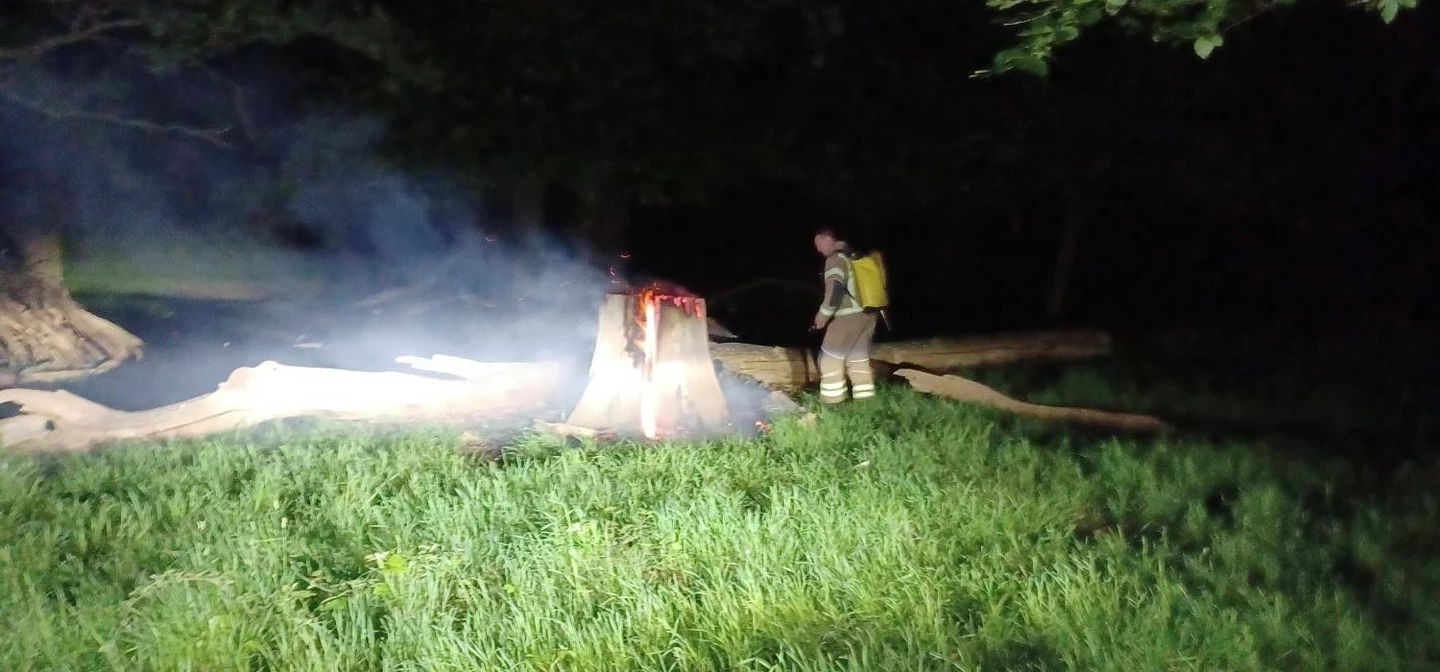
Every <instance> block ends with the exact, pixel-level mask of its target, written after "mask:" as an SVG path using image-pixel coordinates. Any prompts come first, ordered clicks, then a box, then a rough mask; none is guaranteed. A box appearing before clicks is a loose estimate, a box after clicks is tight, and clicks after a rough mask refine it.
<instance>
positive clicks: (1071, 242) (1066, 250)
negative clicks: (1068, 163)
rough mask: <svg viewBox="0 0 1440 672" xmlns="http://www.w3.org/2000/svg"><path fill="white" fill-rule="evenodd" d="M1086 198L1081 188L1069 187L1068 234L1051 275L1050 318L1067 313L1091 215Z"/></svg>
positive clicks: (1046, 311)
mask: <svg viewBox="0 0 1440 672" xmlns="http://www.w3.org/2000/svg"><path fill="white" fill-rule="evenodd" d="M1084 199H1085V197H1084V195H1083V194H1081V193H1080V188H1079V187H1077V186H1075V185H1067V186H1066V188H1065V231H1064V233H1063V234H1061V237H1060V249H1059V250H1057V251H1056V253H1055V265H1054V267H1053V269H1052V271H1051V274H1050V292H1049V294H1048V295H1047V296H1046V299H1045V314H1046V315H1047V316H1049V317H1051V318H1058V317H1060V316H1061V315H1062V314H1063V313H1064V312H1065V296H1066V294H1067V293H1068V292H1069V291H1070V274H1071V273H1072V272H1073V270H1074V268H1075V255H1076V254H1077V252H1078V250H1079V247H1080V233H1081V230H1082V229H1084V227H1085V222H1086V220H1087V219H1089V216H1090V214H1089V212H1088V206H1087V205H1086V204H1085V201H1084Z"/></svg>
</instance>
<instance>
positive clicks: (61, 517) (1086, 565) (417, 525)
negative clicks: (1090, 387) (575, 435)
mask: <svg viewBox="0 0 1440 672" xmlns="http://www.w3.org/2000/svg"><path fill="white" fill-rule="evenodd" d="M456 447H457V441H456V438H455V437H454V436H453V434H451V433H442V432H412V433H408V434H401V435H388V434H386V435H380V434H365V433H362V432H361V431H360V430H357V429H348V430H347V429H343V428H330V429H328V430H326V431H323V432H303V433H302V432H300V431H298V430H294V429H290V430H286V429H283V428H282V429H276V430H268V431H260V432H256V433H253V434H249V435H246V436H244V437H227V438H217V439H215V440H212V441H200V442H191V443H183V444H173V445H165V446H130V447H123V448H116V449H110V450H106V451H101V452H100V453H98V454H94V455H87V456H68V457H61V458H53V459H41V458H34V457H21V456H10V457H5V458H3V459H0V659H3V660H5V661H7V664H6V668H7V669H11V670H31V669H33V670H67V669H73V670H90V669H117V670H118V669H123V670H372V669H373V670H382V669H383V670H512V669H513V670H584V671H590V670H597V671H598V670H640V669H644V670H667V669H668V670H764V669H783V670H942V669H946V670H948V669H962V670H1018V669H1034V670H1042V669H1076V670H1117V671H1119V670H1125V671H1132V670H1252V669H1279V670H1344V671H1347V672H1348V671H1358V670H1392V669H1393V670H1401V669H1404V670H1418V669H1426V668H1433V667H1434V666H1435V665H1436V661H1437V660H1440V613H1437V610H1436V607H1435V606H1434V605H1436V604H1437V597H1440V554H1437V553H1436V551H1437V550H1440V548H1437V547H1436V545H1435V544H1434V542H1433V541H1430V540H1431V539H1433V538H1434V535H1435V530H1436V529H1437V527H1436V522H1437V520H1440V516H1437V503H1436V496H1435V495H1434V494H1433V491H1434V485H1435V483H1436V482H1437V479H1436V476H1435V475H1436V473H1437V472H1436V471H1435V470H1434V469H1433V468H1423V469H1422V468H1421V467H1420V466H1419V465H1418V464H1413V465H1411V466H1410V467H1409V468H1407V469H1402V470H1400V471H1398V472H1396V473H1394V474H1392V475H1388V476H1386V477H1384V480H1383V482H1379V483H1377V482H1375V479H1374V478H1366V477H1362V475H1361V474H1359V473H1358V472H1356V471H1355V470H1354V469H1352V468H1351V467H1350V466H1349V463H1347V462H1344V461H1340V460H1316V459H1307V460H1299V459H1297V458H1295V457H1293V456H1289V455H1281V454H1276V453H1271V452H1267V451H1265V450H1260V449H1257V448H1255V447H1253V446H1249V445H1244V444H1234V445H1228V444H1216V443H1209V442H1200V441H1185V440H1175V441H1162V442H1154V441H1148V440H1147V441H1135V440H1119V439H1093V438H1092V439H1081V438H1079V437H1066V436H1058V437H1057V436H1054V435H1049V436H1045V437H1041V436H1040V435H1034V434H1029V433H1027V432H1026V431H1024V429H1023V428H1022V427H1017V426H1015V425H1014V423H1011V422H1009V421H1008V420H1005V419H1003V418H998V417H996V416H993V415H990V414H987V413H983V412H977V411H973V410H970V409H967V408H963V407H959V406H956V405H952V404H948V403H945V402H942V401H936V400H930V399H924V398H921V397H918V396H915V395H912V394H910V393H908V392H903V391H899V390H891V391H889V392H888V394H887V395H886V396H885V397H884V398H882V399H879V400H877V401H876V402H875V403H874V404H873V405H871V406H868V407H863V408H861V407H851V408H843V409H836V410H833V411H826V412H824V413H822V417H821V421H820V424H819V428H818V429H817V430H811V429H807V428H805V427H802V426H799V425H797V424H796V423H794V422H793V421H782V422H780V423H778V424H777V426H776V428H775V431H774V432H773V433H772V434H771V435H770V436H768V437H767V438H764V439H759V440H727V441H713V442H692V443H679V442H677V443H672V444H663V445H659V446H650V447H645V446H635V445H619V446H614V445H612V446H606V447H596V446H581V447H578V448H567V447H565V446H564V445H563V444H561V443H557V442H553V441H549V440H546V439H542V438H538V437H522V438H521V439H518V440H517V443H516V445H515V446H514V448H513V450H512V453H511V456H510V457H509V458H507V459H506V460H504V461H503V462H501V463H483V462H478V461H476V460H474V459H472V458H468V457H465V456H463V455H461V454H459V453H458V452H457V450H456Z"/></svg>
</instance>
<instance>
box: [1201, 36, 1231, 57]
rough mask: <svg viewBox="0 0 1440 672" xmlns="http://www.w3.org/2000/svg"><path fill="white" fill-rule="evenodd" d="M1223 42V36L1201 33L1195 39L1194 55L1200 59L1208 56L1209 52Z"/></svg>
mask: <svg viewBox="0 0 1440 672" xmlns="http://www.w3.org/2000/svg"><path fill="white" fill-rule="evenodd" d="M1224 44H1225V38H1224V37H1221V36H1219V35H1203V36H1201V37H1200V38H1198V39H1196V40H1195V55H1196V56H1199V57H1200V58H1202V59H1206V58H1210V54H1211V53H1213V52H1214V51H1215V50H1216V49H1217V48H1219V47H1221V46H1223V45H1224Z"/></svg>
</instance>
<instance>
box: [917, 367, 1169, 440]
mask: <svg viewBox="0 0 1440 672" xmlns="http://www.w3.org/2000/svg"><path fill="white" fill-rule="evenodd" d="M895 375H896V376H897V377H899V378H904V379H905V380H906V381H908V382H909V383H910V386H911V387H913V388H915V390H916V391H919V392H923V393H925V394H933V395H936V396H940V397H945V398H947V399H954V400H956V401H962V402H965V403H970V404H976V405H979V406H986V407H988V408H994V409H998V410H1001V411H1005V412H1008V413H1014V414H1015V415H1019V416H1024V417H1027V418H1035V419H1037V420H1042V421H1045V422H1060V423H1072V424H1078V425H1089V426H1092V427H1104V428H1107V429H1114V430H1119V431H1124V432H1147V433H1165V432H1170V431H1173V429H1174V428H1173V427H1171V426H1170V425H1169V424H1168V423H1166V422H1165V421H1164V420H1161V419H1159V418H1156V417H1154V416H1149V415H1136V414H1133V413H1116V412H1112V411H1098V410H1094V409H1088V408H1070V407H1065V406H1044V405H1041V404H1032V403H1029V402H1025V401H1020V400H1019V399H1015V398H1013V397H1009V396H1006V395H1004V394H1002V393H1000V392H999V391H997V390H995V389H994V388H991V387H987V386H985V385H981V384H980V383H977V382H975V381H973V380H970V379H968V378H962V377H960V376H955V375H946V376H940V375H936V374H933V373H925V372H924V371H916V370H914V369H901V370H899V371H896V372H895Z"/></svg>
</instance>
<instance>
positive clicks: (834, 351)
mask: <svg viewBox="0 0 1440 672" xmlns="http://www.w3.org/2000/svg"><path fill="white" fill-rule="evenodd" d="M873 340H875V313H856V314H854V315H841V316H840V317H836V318H835V319H833V320H831V321H830V326H828V327H826V328H825V340H823V341H822V342H821V343H820V401H822V402H825V403H827V404H838V403H840V402H842V401H845V399H846V397H847V396H849V395H853V396H854V397H855V398H856V399H869V398H871V397H873V396H875V374H874V373H873V372H872V371H871V369H870V342H871V341H873Z"/></svg>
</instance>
